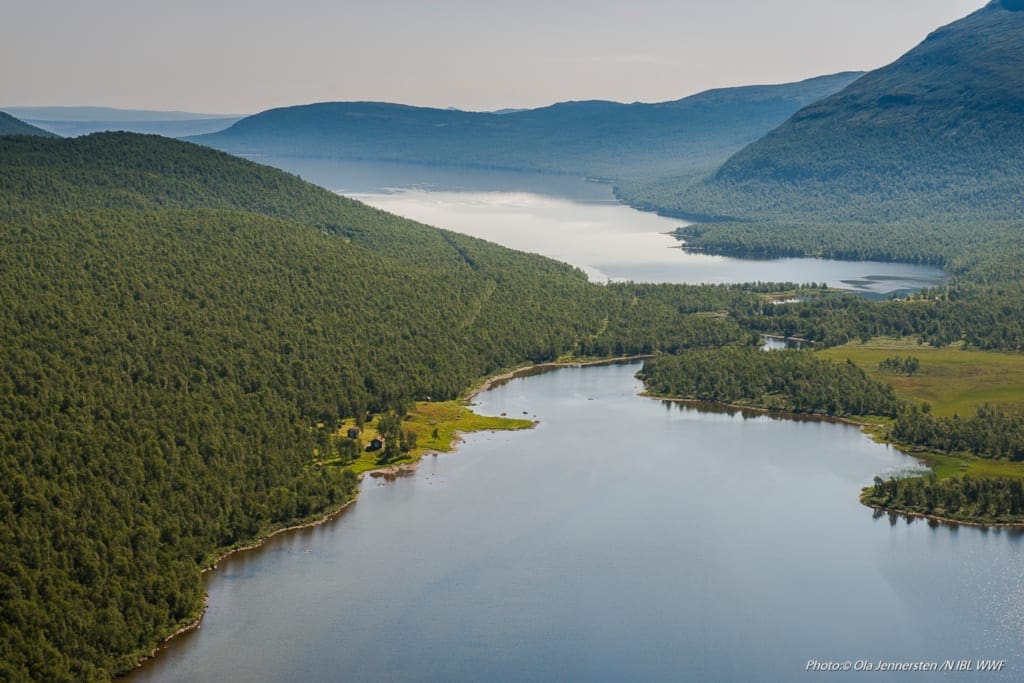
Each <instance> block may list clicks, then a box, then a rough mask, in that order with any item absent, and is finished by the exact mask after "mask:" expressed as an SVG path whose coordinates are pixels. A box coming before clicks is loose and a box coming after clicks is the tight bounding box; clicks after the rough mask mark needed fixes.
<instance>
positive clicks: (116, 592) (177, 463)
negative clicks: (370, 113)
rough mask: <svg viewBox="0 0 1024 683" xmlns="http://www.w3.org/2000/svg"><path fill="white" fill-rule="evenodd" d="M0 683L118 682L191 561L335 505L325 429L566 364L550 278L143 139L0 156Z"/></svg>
mask: <svg viewBox="0 0 1024 683" xmlns="http://www.w3.org/2000/svg"><path fill="white" fill-rule="evenodd" d="M0 197H2V201H0V244H2V245H3V246H2V247H0V301H3V302H4V303H3V305H2V306H0V406H2V407H0V611H2V613H3V615H4V618H3V620H2V623H0V679H4V680H24V679H31V680H90V679H95V678H100V679H102V678H105V677H108V676H109V675H111V674H113V673H115V672H118V671H121V670H124V669H126V668H129V667H131V666H132V665H133V663H134V662H135V661H136V659H137V658H138V656H139V655H140V654H142V653H145V652H148V650H149V648H150V647H152V645H153V644H154V643H155V642H157V641H158V639H159V638H161V637H162V636H164V635H166V634H167V633H168V632H169V631H171V630H173V628H175V626H176V625H177V624H180V623H181V622H182V621H185V620H187V619H188V618H190V617H191V616H194V615H195V613H196V612H197V610H198V609H199V608H200V606H201V604H202V586H201V583H200V581H199V569H200V567H201V566H203V564H204V563H205V562H207V561H208V559H209V557H210V555H211V553H214V552H215V551H217V549H219V548H225V547H229V546H231V545H233V544H236V543H240V542H242V541H244V540H245V539H251V538H253V537H255V536H258V535H259V534H260V533H263V532H265V531H266V530H267V529H269V528H272V527H274V526H276V525H280V524H283V523H285V522H288V521H291V520H296V519H302V518H305V517H308V516H310V515H316V514H322V513H323V512H324V511H325V510H328V509H330V508H332V507H336V506H337V505H339V504H340V503H341V502H343V501H344V500H345V499H346V498H348V497H349V496H351V495H352V494H353V491H354V479H353V478H352V477H351V475H350V474H348V475H346V474H345V473H344V472H342V471H340V469H339V470H334V469H332V468H318V467H315V466H314V464H313V461H314V459H315V457H314V453H315V449H316V448H317V444H318V443H320V444H321V448H322V447H323V446H322V444H323V443H324V441H323V438H322V436H321V434H322V432H323V430H321V429H317V427H316V425H317V424H318V423H319V424H323V425H325V428H327V427H330V425H332V424H335V423H336V422H337V420H338V419H339V416H341V415H350V416H351V415H357V414H361V413H364V412H365V411H367V410H369V411H380V410H382V409H385V408H388V407H392V408H397V407H400V406H401V405H402V404H403V403H405V402H406V401H408V400H409V399H410V398H411V397H413V396H423V395H431V396H452V395H454V394H456V393H457V392H459V391H461V390H462V389H464V388H465V387H466V386H468V385H469V384H470V383H471V382H472V381H473V380H474V379H475V378H476V377H479V376H481V375H484V374H486V373H489V372H492V371H494V370H496V369H498V368H500V367H504V366H507V365H510V364H513V363H519V362H522V361H525V360H528V359H531V358H534V359H537V360H540V359H544V358H548V359H549V358H553V357H554V355H556V354H558V353H560V352H562V351H565V350H569V349H571V348H572V346H573V344H574V343H575V340H576V339H578V338H581V337H583V336H585V335H587V334H591V333H593V332H594V331H595V330H596V329H598V327H599V325H600V322H601V317H600V315H599V311H598V310H597V305H598V304H599V303H600V302H599V300H598V299H596V298H594V297H593V296H592V295H591V293H594V292H599V288H596V287H595V286H592V285H590V284H589V283H588V282H587V280H586V278H585V276H584V275H583V274H582V273H580V272H578V271H576V270H574V269H572V268H569V267H568V266H564V265H562V264H558V263H555V262H553V261H549V260H547V259H543V258H540V257H535V256H530V255H526V254H520V253H517V252H512V251H510V250H507V249H503V248H500V247H497V246H495V245H491V244H488V243H485V242H482V241H479V240H474V239H471V238H466V237H462V236H459V235H455V234H452V233H447V232H443V231H440V230H437V229H433V228H428V227H426V226H421V225H417V224H414V223H411V222H409V221H406V220H403V219H400V218H397V217H394V216H390V215H388V214H385V213H382V212H380V211H376V210H374V209H371V208H369V207H366V206H364V205H361V204H359V203H357V202H353V201H349V200H345V199H343V198H340V197H337V196H335V195H333V194H331V193H329V192H327V191H325V190H321V189H319V188H316V187H314V186H311V185H308V184H306V183H303V182H301V181H300V180H298V179H297V178H295V177H293V176H288V175H286V174H284V173H281V172H279V171H275V170H273V169H269V168H266V167H261V166H258V165H256V164H252V163H250V162H245V161H243V160H240V159H236V158H232V157H229V156H227V155H225V154H222V153H219V152H215V151H213V150H209V149H204V148H200V147H197V146H194V145H188V144H185V143H178V142H174V141H171V140H166V139H162V138H156V137H142V136H136V135H127V134H103V135H94V136H90V137H87V138H78V139H71V140H49V139H44V138H29V137H11V138H3V139H0Z"/></svg>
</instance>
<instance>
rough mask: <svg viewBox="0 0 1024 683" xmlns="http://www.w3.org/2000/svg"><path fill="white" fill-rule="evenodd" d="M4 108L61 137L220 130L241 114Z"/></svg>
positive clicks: (182, 134) (170, 134)
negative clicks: (118, 132)
mask: <svg viewBox="0 0 1024 683" xmlns="http://www.w3.org/2000/svg"><path fill="white" fill-rule="evenodd" d="M6 111H9V112H11V113H12V114H14V115H15V116H18V117H20V118H21V119H23V120H24V121H27V122H29V123H31V124H33V125H35V126H38V127H39V128H42V129H44V130H47V131H50V132H52V133H57V134H58V135H62V136H64V137H78V136H80V135H88V134H90V133H101V132H105V131H122V130H123V131H129V132H133V133H147V134H151V135H163V136H164V137H171V138H178V137H186V136H189V135H203V134H205V133H215V132H217V131H220V130H223V129H225V128H227V127H228V126H230V125H231V124H233V123H235V122H236V121H238V120H239V119H241V118H242V117H241V116H239V115H235V114H232V115H224V114H197V113H193V112H185V111H154V110H148V109H114V108H111V107H8V108H7V109H6Z"/></svg>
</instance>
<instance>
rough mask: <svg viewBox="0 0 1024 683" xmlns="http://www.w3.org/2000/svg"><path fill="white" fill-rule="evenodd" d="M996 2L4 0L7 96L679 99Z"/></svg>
mask: <svg viewBox="0 0 1024 683" xmlns="http://www.w3.org/2000/svg"><path fill="white" fill-rule="evenodd" d="M985 2H986V0H590V1H586V2H584V1H582V0H500V1H493V2H492V1H491V0H334V1H330V0H289V1H287V2H283V1H277V0H161V1H160V2H155V1H152V0H132V1H125V0H5V2H4V10H3V23H2V24H0V106H15V105H57V104H64V105H86V104H91V105H105V106H112V107H128V108H143V109H181V110H189V111H200V112H218V113H250V112H256V111H260V110H263V109H267V108H270V107H275V106H283V105H289V104H300V103H307V102H317V101H328V100H386V101H395V102H404V103H409V104H418V105H429V106H439V107H446V106H456V107H460V108H464V109H497V108H502V107H527V106H530V107H532V106H538V105H545V104H551V103H553V102H557V101H563V100H574V99H575V100H578V99H609V100H619V101H635V100H642V101H663V100H670V99H677V98H679V97H683V96H685V95H689V94H692V93H694V92H698V91H701V90H706V89H708V88H715V87H724V86H733V85H746V84H751V83H781V82H786V81H793V80H799V79H802V78H807V77H810V76H816V75H820V74H825V73H832V72H836V71H844V70H849V69H872V68H875V67H878V66H882V65H883V64H887V63H888V62H891V61H892V60H894V59H895V58H897V57H898V56H899V55H900V54H902V53H903V52H905V51H906V50H908V49H910V48H911V47H913V46H914V45H916V44H917V43H918V42H920V41H921V40H922V39H923V38H924V37H925V36H926V35H927V34H928V33H929V32H930V31H931V30H933V29H935V28H937V27H939V26H941V25H943V24H947V23H949V22H950V21H953V20H955V19H957V18H959V17H961V16H964V15H966V14H968V13H969V12H971V11H974V10H975V9H978V8H979V7H981V6H982V5H984V4H985Z"/></svg>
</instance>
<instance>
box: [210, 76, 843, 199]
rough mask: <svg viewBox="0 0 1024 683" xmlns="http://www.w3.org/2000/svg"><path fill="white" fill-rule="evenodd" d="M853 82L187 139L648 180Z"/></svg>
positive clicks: (295, 124) (737, 143)
mask: <svg viewBox="0 0 1024 683" xmlns="http://www.w3.org/2000/svg"><path fill="white" fill-rule="evenodd" d="M859 75H860V74H859V73H852V72H851V73H841V74H835V75H832V76H822V77H820V78H812V79H809V80H806V81H802V82H800V83H788V84H784V85H765V86H749V87H742V88H725V89H719V90H709V91H707V92H704V93H700V94H698V95H693V96H692V97H687V98H684V99H681V100H676V101H672V102H662V103H658V104H645V103H639V102H637V103H632V104H621V103H618V102H603V101H589V102H563V103H559V104H555V105H552V106H550V107H543V108H540V109H531V110H521V111H512V112H507V113H488V112H466V111H457V110H448V109H429V108H423V107H410V106H404V105H398V104H386V103H379V102H325V103H319V104H310V105H305V106H299V107H285V108H281V109H272V110H269V111H266V112H262V113H260V114H256V115H253V116H250V117H247V118H245V119H243V120H241V121H239V122H238V123H236V124H234V125H233V126H231V127H230V128H228V129H226V130H224V131H221V132H219V133H214V134H211V135H204V136H199V137H195V138H191V139H192V141H194V142H198V143H200V144H204V145H210V146H212V147H217V148H220V149H225V150H228V151H232V152H259V153H263V154H276V155H283V156H307V157H318V158H345V159H372V160H388V161H403V162H413V163H430V164H445V165H456V166H482V167H489V168H505V169H516V170H530V171H544V172H553V173H568V174H573V175H585V176H593V177H601V178H608V179H614V180H623V179H626V178H634V177H645V178H646V177H654V176H657V175H663V174H666V173H671V172H676V171H683V170H685V171H687V172H689V171H691V170H693V169H703V170H710V169H712V168H714V167H715V166H716V165H717V164H720V163H721V162H722V161H723V160H725V159H726V158H727V157H728V156H729V155H730V154H732V153H733V152H735V151H737V150H739V149H740V148H741V147H743V145H746V144H747V143H749V142H752V141H754V140H756V139H757V138H759V137H760V136H762V135H764V134H765V133H766V132H768V131H769V130H771V129H772V128H774V127H775V126H777V125H778V124H780V123H782V122H783V121H784V120H785V119H786V118H787V117H789V116H790V115H791V114H793V113H794V112H795V111H797V110H798V109H799V108H800V107H802V106H804V105H806V104H809V103H811V102H814V101H815V100H818V99H821V98H822V97H826V96H827V95H830V94H832V93H834V92H836V91H837V90H839V89H840V88H842V87H843V86H845V85H847V84H848V83H850V82H851V81H852V80H854V79H855V78H856V77H857V76H859Z"/></svg>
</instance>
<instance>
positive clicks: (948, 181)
mask: <svg viewBox="0 0 1024 683" xmlns="http://www.w3.org/2000/svg"><path fill="white" fill-rule="evenodd" d="M1022 190H1024V11H1021V3H1019V2H1009V1H1008V0H996V1H995V2H992V3H990V4H989V5H987V6H986V7H984V8H982V9H981V10H979V11H977V12H975V13H973V14H971V15H969V16H968V17H966V18H964V19H962V20H960V21H957V22H954V23H953V24H950V25H949V26H945V27H943V28H940V29H939V30H937V31H935V32H934V33H932V34H931V35H929V36H928V37H927V39H925V41H924V42H922V43H921V44H920V45H918V46H917V47H915V48H914V49H913V50H911V51H910V52H908V53H907V54H905V55H904V56H903V57H901V58H900V59H899V60H897V61H896V62H894V63H893V64H890V65H889V66H886V67H884V68H881V69H878V70H877V71H873V72H870V73H868V74H867V75H865V76H864V77H862V78H860V79H859V80H857V81H855V82H854V83H852V84H851V85H849V86H848V87H847V88H845V89H844V90H842V91H840V92H838V93H836V94H835V95H832V96H831V97H828V98H826V99H824V100H822V101H820V102H816V103H814V104H811V105H809V106H807V107H805V108H804V109H802V110H800V111H799V112H797V113H796V114H794V115H793V117H792V118H790V119H789V120H788V121H786V122H785V123H784V124H783V125H781V126H779V127H778V128H777V129H776V130H774V131H772V132H771V133H769V134H768V135H766V136H765V137H764V138H762V139H761V140H759V141H757V142H755V143H753V144H751V145H750V146H748V147H746V148H745V149H743V150H742V151H740V152H738V153H737V154H735V155H734V156H733V157H732V158H730V159H729V160H728V161H727V162H726V163H725V164H724V165H723V166H722V167H721V168H720V169H719V170H718V171H717V172H716V173H714V174H713V175H712V176H711V177H710V179H708V180H706V181H705V182H702V183H698V184H696V185H693V186H687V185H686V184H685V183H676V184H674V185H673V183H672V182H669V181H662V182H661V183H659V184H658V186H657V187H655V188H648V190H647V192H646V196H645V197H644V199H645V200H646V201H647V202H648V203H650V204H652V205H656V206H659V207H661V208H663V209H668V210H672V211H676V212H681V213H688V214H693V215H703V216H718V217H730V218H736V219H743V220H774V221H778V222H780V223H786V222H794V221H795V222H805V221H813V222H817V223H821V222H822V221H828V222H834V223H858V224H877V223H883V222H888V223H899V222H903V223H908V222H916V223H919V222H922V221H929V222H933V221H938V222H939V223H943V222H946V223H952V224H957V225H962V224H963V223H964V222H978V221H984V222H986V223H994V222H997V221H1015V220H1018V219H1019V218H1020V217H1021V216H1022V215H1024V191H1022ZM939 232H943V230H939ZM939 232H934V231H933V232H932V233H931V234H929V232H928V230H927V229H925V230H924V231H923V232H921V233H920V234H919V235H918V236H917V239H918V240H919V241H920V240H922V239H923V240H924V241H927V240H929V239H933V238H935V237H936V236H937V235H938V234H939ZM827 237H828V239H832V237H833V234H832V233H829V235H828V236H827ZM942 239H946V236H945V235H943V236H942Z"/></svg>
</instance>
